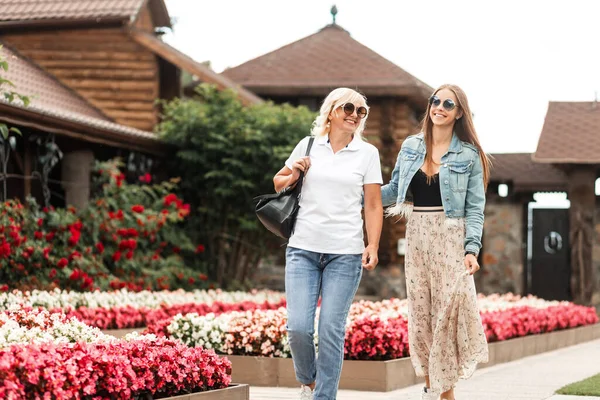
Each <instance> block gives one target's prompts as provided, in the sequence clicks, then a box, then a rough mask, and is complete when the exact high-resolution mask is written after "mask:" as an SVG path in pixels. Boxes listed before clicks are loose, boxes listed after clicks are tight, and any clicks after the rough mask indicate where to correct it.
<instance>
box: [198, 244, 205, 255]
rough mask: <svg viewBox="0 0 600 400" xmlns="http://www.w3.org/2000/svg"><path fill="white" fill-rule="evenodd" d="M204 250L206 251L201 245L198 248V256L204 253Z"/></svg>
mask: <svg viewBox="0 0 600 400" xmlns="http://www.w3.org/2000/svg"><path fill="white" fill-rule="evenodd" d="M204 250H206V249H205V248H204V245H203V244H199V245H198V246H196V254H200V253H204Z"/></svg>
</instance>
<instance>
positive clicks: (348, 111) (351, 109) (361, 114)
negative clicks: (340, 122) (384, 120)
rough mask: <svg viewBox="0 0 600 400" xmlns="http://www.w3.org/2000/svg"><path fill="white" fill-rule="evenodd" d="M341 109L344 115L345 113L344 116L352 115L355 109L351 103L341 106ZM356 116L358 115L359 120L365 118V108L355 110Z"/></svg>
mask: <svg viewBox="0 0 600 400" xmlns="http://www.w3.org/2000/svg"><path fill="white" fill-rule="evenodd" d="M342 108H343V109H344V113H346V115H352V113H354V109H355V108H356V107H355V106H354V104H352V103H346V104H344V105H343V106H342ZM356 115H358V118H360V119H362V118H364V117H366V116H367V108H366V107H363V106H360V107H358V108H356Z"/></svg>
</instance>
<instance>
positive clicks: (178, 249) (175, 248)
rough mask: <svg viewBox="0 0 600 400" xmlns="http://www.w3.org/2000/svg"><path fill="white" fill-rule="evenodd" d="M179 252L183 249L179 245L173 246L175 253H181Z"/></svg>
mask: <svg viewBox="0 0 600 400" xmlns="http://www.w3.org/2000/svg"><path fill="white" fill-rule="evenodd" d="M179 252H181V249H180V248H179V247H177V246H175V247H173V253H177V254H179Z"/></svg>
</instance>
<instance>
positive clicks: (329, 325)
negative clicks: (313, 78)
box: [273, 88, 383, 400]
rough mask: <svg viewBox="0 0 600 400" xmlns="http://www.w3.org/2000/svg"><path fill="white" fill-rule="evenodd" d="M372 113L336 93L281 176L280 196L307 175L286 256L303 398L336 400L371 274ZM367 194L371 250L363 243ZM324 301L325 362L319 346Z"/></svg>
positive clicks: (342, 91)
mask: <svg viewBox="0 0 600 400" xmlns="http://www.w3.org/2000/svg"><path fill="white" fill-rule="evenodd" d="M368 113H369V109H368V106H367V103H366V100H365V98H364V97H363V96H362V95H361V94H359V93H357V92H355V91H354V90H351V89H347V88H339V89H335V90H334V91H332V92H331V93H330V94H329V95H328V96H327V97H326V98H325V100H324V102H323V105H322V106H321V111H320V115H319V116H318V117H317V118H316V120H315V122H314V124H313V125H314V127H313V130H312V135H313V136H314V137H315V141H314V145H313V146H312V148H311V151H310V155H309V156H307V157H305V156H304V155H305V154H306V149H307V147H308V142H309V139H308V138H305V139H303V140H302V141H301V142H300V143H298V145H297V146H296V148H295V149H294V151H293V152H292V154H291V155H290V157H289V158H288V160H287V161H286V163H285V166H284V167H283V168H282V169H281V170H280V171H279V172H278V173H277V175H275V177H274V178H273V181H274V183H275V190H277V191H280V190H282V189H284V188H286V187H288V186H290V185H293V184H295V183H296V182H297V180H298V178H299V176H300V171H304V172H305V178H304V179H305V180H304V183H303V186H302V196H301V198H300V211H299V212H298V216H297V220H296V226H295V229H294V234H293V235H292V237H291V238H290V240H289V243H288V247H287V251H286V272H285V288H286V297H287V311H288V323H287V330H288V336H289V340H290V347H291V351H292V358H293V361H294V369H295V371H296V378H297V379H298V381H299V382H300V384H301V390H300V399H302V400H309V399H313V398H314V399H317V400H335V398H336V394H337V390H338V384H339V379H340V372H341V370H342V361H343V358H344V337H345V324H346V317H347V315H348V311H349V309H350V305H351V304H352V300H353V298H354V295H355V294H356V290H357V288H358V285H359V282H360V278H361V276H362V270H363V268H364V269H367V270H372V269H373V268H375V266H376V265H377V262H378V257H377V252H378V248H379V237H380V234H381V226H382V220H383V216H382V213H383V207H382V202H381V184H382V183H383V181H382V178H381V167H380V161H379V152H378V151H377V149H376V148H375V147H374V146H372V145H370V144H368V143H366V142H365V141H364V140H363V139H362V136H361V134H362V132H363V130H364V128H365V122H366V120H367V116H368ZM363 195H364V208H365V220H366V221H365V222H366V231H367V238H368V245H367V246H366V248H365V245H364V238H363V219H362V215H361V210H362V204H361V200H362V197H363ZM319 296H321V310H320V314H319V332H318V333H319V357H318V358H317V357H316V351H315V346H314V326H315V313H316V309H317V303H318V299H319Z"/></svg>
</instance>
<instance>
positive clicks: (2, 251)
mask: <svg viewBox="0 0 600 400" xmlns="http://www.w3.org/2000/svg"><path fill="white" fill-rule="evenodd" d="M8 256H10V243H8V242H7V241H4V242H2V244H0V257H8Z"/></svg>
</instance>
